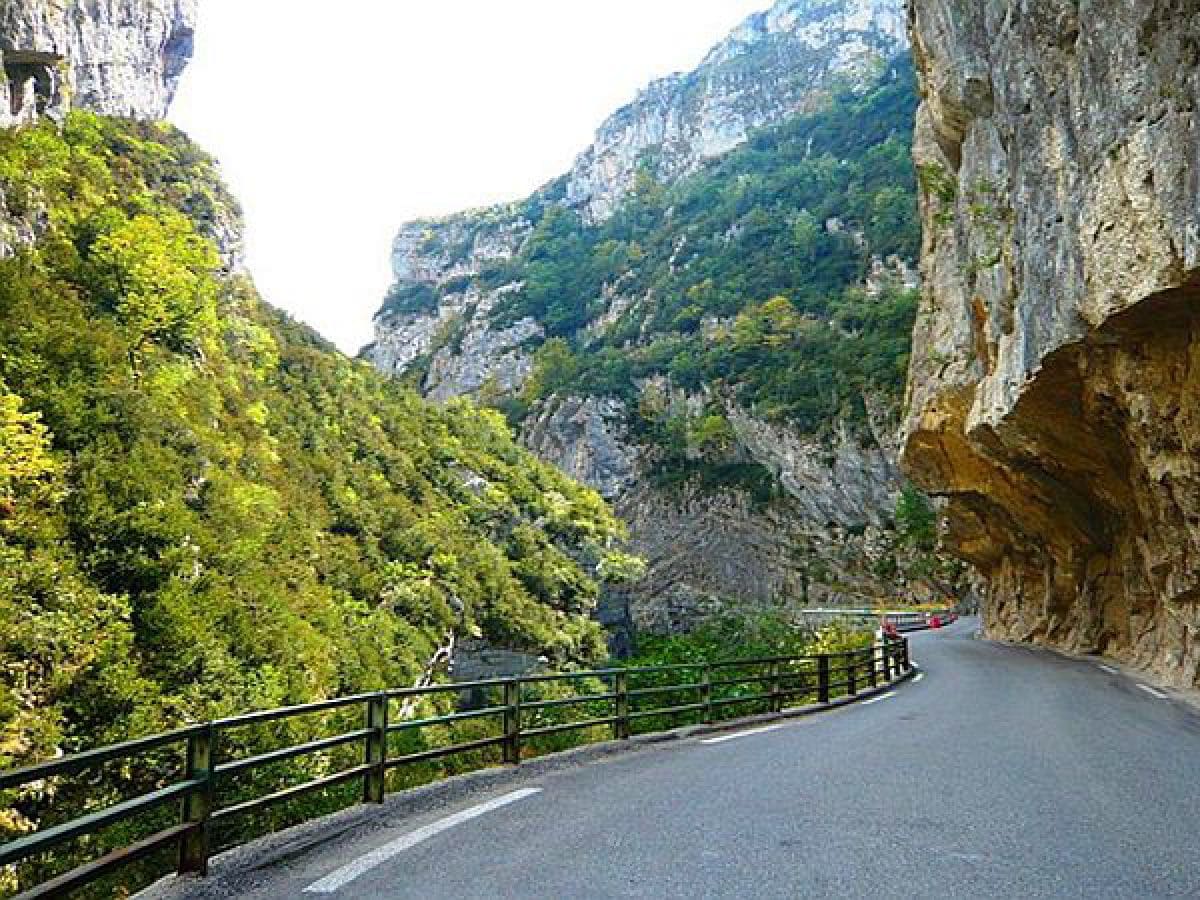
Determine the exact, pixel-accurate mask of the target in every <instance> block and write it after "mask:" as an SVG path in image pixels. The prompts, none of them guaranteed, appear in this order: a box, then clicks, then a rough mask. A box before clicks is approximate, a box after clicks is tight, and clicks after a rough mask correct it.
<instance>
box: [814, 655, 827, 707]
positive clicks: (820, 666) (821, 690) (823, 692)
mask: <svg viewBox="0 0 1200 900" xmlns="http://www.w3.org/2000/svg"><path fill="white" fill-rule="evenodd" d="M817 702H818V703H828V702H829V657H828V656H826V655H825V654H824V653H822V654H821V655H820V656H818V657H817Z"/></svg>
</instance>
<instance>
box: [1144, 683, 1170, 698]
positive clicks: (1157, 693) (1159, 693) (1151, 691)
mask: <svg viewBox="0 0 1200 900" xmlns="http://www.w3.org/2000/svg"><path fill="white" fill-rule="evenodd" d="M1138 688H1139V689H1140V690H1143V691H1145V692H1146V693H1147V694H1149V695H1150V696H1151V697H1157V698H1158V699H1159V700H1166V699H1167V695H1166V694H1164V693H1163V692H1162V691H1160V690H1158V689H1157V688H1152V687H1150V685H1148V684H1139V685H1138Z"/></svg>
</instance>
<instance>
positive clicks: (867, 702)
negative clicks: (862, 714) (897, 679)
mask: <svg viewBox="0 0 1200 900" xmlns="http://www.w3.org/2000/svg"><path fill="white" fill-rule="evenodd" d="M895 696H896V692H895V691H888V692H887V693H886V694H880V695H879V696H878V697H872V698H871V699H870V700H864V701H863V706H870V705H871V704H872V703H878V702H879V701H880V700H889V699H891V698H892V697H895Z"/></svg>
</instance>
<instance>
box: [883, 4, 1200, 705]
mask: <svg viewBox="0 0 1200 900" xmlns="http://www.w3.org/2000/svg"><path fill="white" fill-rule="evenodd" d="M911 27H912V39H913V45H914V53H915V57H916V60H917V67H918V71H919V75H920V79H921V84H922V96H923V100H924V102H923V104H922V106H921V109H920V111H919V113H918V121H917V129H916V143H915V151H914V152H915V156H916V160H917V164H918V167H919V169H920V173H921V177H920V180H921V187H922V219H923V224H924V231H925V238H924V245H923V248H922V270H923V275H924V280H925V293H924V298H923V301H922V306H921V311H920V313H919V315H918V324H917V329H916V334H915V339H914V352H913V365H912V370H911V375H910V386H909V412H908V417H907V423H906V438H905V452H904V462H905V465H906V467H907V469H908V471H909V472H910V473H911V475H912V476H913V477H914V478H916V479H917V480H918V481H919V482H920V483H921V484H922V485H923V486H925V487H926V488H928V489H930V490H931V491H935V492H937V493H939V494H941V495H943V496H945V497H946V498H947V500H948V505H947V507H946V511H945V522H944V525H945V528H946V535H947V542H948V545H949V547H950V549H952V550H953V551H954V552H956V553H957V554H958V555H960V556H961V557H962V558H964V559H966V560H968V561H970V562H971V563H974V564H975V565H976V566H977V567H978V568H979V570H980V571H981V573H982V574H983V575H984V576H985V582H986V584H987V598H986V602H985V621H986V627H987V630H988V632H989V633H990V634H992V635H993V636H996V637H1001V638H1012V639H1017V640H1026V641H1034V642H1039V643H1046V644H1051V645H1054V646H1059V647H1064V648H1067V649H1070V650H1075V651H1086V652H1096V653H1102V654H1106V655H1109V656H1113V657H1116V658H1120V659H1124V660H1127V661H1129V662H1131V663H1134V664H1136V665H1139V666H1143V667H1146V668H1148V669H1152V670H1153V671H1155V672H1156V673H1158V675H1159V676H1161V677H1162V678H1163V679H1164V680H1166V681H1168V682H1170V683H1173V684H1176V685H1179V686H1196V685H1198V684H1200V631H1198V629H1200V568H1198V567H1197V565H1196V560H1197V558H1198V554H1200V455H1198V454H1197V441H1198V440H1200V405H1198V400H1200V375H1198V374H1197V372H1198V370H1197V367H1196V363H1197V361H1200V343H1198V341H1197V338H1198V337H1200V334H1198V332H1197V325H1198V324H1200V125H1198V122H1197V106H1198V104H1200V4H1198V3H1197V2H1195V0H1146V2H1137V3H1131V2H1124V0H1084V2H1076V0H1044V2H1039V3H1037V4H1027V3H1018V2H1010V0H916V2H914V4H913V5H912V18H911Z"/></svg>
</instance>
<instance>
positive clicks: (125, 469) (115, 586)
mask: <svg viewBox="0 0 1200 900" xmlns="http://www.w3.org/2000/svg"><path fill="white" fill-rule="evenodd" d="M0 186H2V187H3V192H4V196H5V198H6V199H7V201H8V203H9V208H10V211H14V210H16V211H21V210H23V211H25V212H26V213H28V214H29V215H30V216H31V217H32V218H34V219H40V220H41V221H42V223H43V227H42V230H41V236H40V237H39V239H38V240H37V242H36V243H35V244H33V245H31V246H29V247H27V248H26V249H24V250H22V251H20V252H19V253H18V254H17V255H16V256H15V257H13V258H10V259H6V260H3V261H0V348H3V349H2V351H0V767H7V766H8V765H10V764H13V763H16V762H20V761H28V760H31V759H38V758H45V757H48V756H51V755H53V754H54V753H55V752H58V751H59V750H62V751H66V752H71V751H72V750H77V749H80V748H83V747H86V746H93V745H96V744H98V743H102V742H107V741H113V740H117V739H122V738H126V737H129V736H130V735H134V734H138V733H147V732H152V731H157V730H160V729H162V728H164V727H169V726H173V725H177V724H180V723H183V722H188V721H194V720H198V719H203V718H205V717H209V716H215V715H221V714H227V713H232V712H235V711H244V710H247V709H250V708H255V707H272V706H278V705H284V704H290V703H296V702H305V701H311V700H314V699H318V698H323V697H328V696H331V695H337V694H341V693H345V692H353V691H360V690H370V689H377V688H381V687H383V686H385V685H403V684H406V683H411V682H412V681H413V680H414V679H415V678H416V677H417V676H418V675H419V674H420V673H421V672H422V671H423V669H424V666H425V665H426V663H427V660H428V659H429V657H430V655H431V654H432V653H433V651H434V650H435V648H436V647H438V646H439V645H440V644H441V643H442V642H443V641H444V639H445V636H446V634H447V633H448V632H451V631H455V632H459V633H463V634H476V635H483V636H486V637H488V638H491V639H493V640H496V641H500V642H504V643H507V644H509V645H512V646H514V647H518V648H525V649H530V650H535V651H537V652H539V653H544V654H546V655H547V656H548V657H549V658H550V659H551V660H553V661H555V662H560V663H566V662H572V661H578V662H581V663H590V662H595V661H597V660H598V659H599V658H601V657H602V656H603V653H604V642H603V639H602V635H601V632H600V630H599V627H598V626H597V625H595V624H594V623H593V622H592V621H591V620H590V618H589V613H590V611H591V608H592V606H593V604H594V602H595V599H596V596H597V594H598V581H599V580H600V579H601V578H602V577H606V575H605V573H606V572H609V571H613V572H617V573H618V574H620V573H621V572H623V571H628V569H629V566H630V565H631V564H630V563H629V562H628V560H627V558H625V557H623V556H622V555H621V554H620V553H619V551H617V550H616V547H617V543H616V542H618V541H619V540H620V538H621V536H622V535H621V528H620V525H619V523H618V522H617V521H616V519H615V518H614V517H613V516H612V514H611V512H610V511H609V510H608V508H607V507H606V505H605V504H604V503H603V501H602V500H601V499H600V497H599V496H598V495H596V494H595V493H593V492H591V491H588V490H585V489H583V488H581V487H579V486H578V485H576V484H574V483H572V482H571V481H569V480H568V479H567V478H566V477H565V476H563V475H561V474H560V473H558V472H556V471H555V470H553V469H551V468H550V467H548V466H545V465H542V464H540V463H538V462H537V461H536V460H535V459H534V458H532V457H531V456H530V455H529V454H528V453H526V452H524V451H522V450H521V449H519V447H518V446H517V445H516V444H515V443H514V441H513V440H512V437H511V435H510V433H509V431H508V428H507V425H506V423H505V422H504V420H503V418H502V417H501V416H500V415H499V414H498V413H495V412H493V411H489V410H479V409H476V408H474V407H472V406H470V405H468V404H466V403H459V404H453V405H451V406H450V407H448V408H446V409H444V410H438V409H434V408H432V407H430V406H428V405H427V404H425V403H424V402H422V401H421V400H419V399H418V398H417V397H416V396H414V395H413V394H412V393H411V392H410V391H408V390H406V389H403V388H402V387H400V386H398V385H396V384H394V383H392V382H390V381H388V380H387V379H385V378H384V377H383V376H380V375H377V374H376V373H374V372H373V371H372V370H371V369H370V367H368V366H367V365H365V364H363V363H356V362H352V361H350V360H347V359H346V358H344V357H342V356H340V355H339V354H337V353H336V352H335V351H334V350H333V349H332V348H330V347H329V346H327V345H326V344H325V343H324V342H323V341H321V340H320V339H319V338H318V337H316V336H315V335H314V334H313V333H312V332H310V331H309V330H307V329H305V328H303V327H301V326H299V325H297V324H295V323H293V322H291V321H289V320H288V319H287V318H286V317H284V316H282V315H280V314H279V313H277V312H275V311H273V310H271V309H269V308H268V307H266V306H265V305H263V304H262V303H261V302H260V301H259V300H258V298H257V296H256V294H255V292H254V290H253V287H252V286H251V285H250V284H249V283H248V282H247V281H246V280H245V279H244V278H241V277H239V276H236V275H233V274H230V273H228V272H227V271H226V270H225V267H224V264H223V263H222V261H221V259H220V256H219V254H218V251H217V248H216V247H215V246H214V244H213V242H212V241H211V240H210V239H209V237H207V234H208V233H209V230H210V229H214V228H215V227H217V226H218V225H219V224H220V221H221V219H222V217H225V216H229V215H235V214H236V213H235V212H234V211H233V209H232V203H231V201H230V200H229V198H228V196H227V195H225V193H224V191H223V188H221V186H220V183H219V181H218V180H217V178H216V175H215V171H214V167H213V165H212V163H211V161H210V160H209V159H208V158H207V157H205V156H204V155H203V154H202V153H200V152H199V151H197V150H196V149H195V147H194V146H193V145H192V144H190V142H188V141H187V140H186V138H184V136H183V135H181V134H180V133H179V132H177V131H174V130H173V129H171V128H169V127H166V126H158V125H141V124H134V123H125V122H118V121H113V120H105V119H102V118H98V117H94V116H90V115H86V114H74V115H73V116H72V117H71V118H70V119H69V121H68V122H67V123H66V125H65V127H63V128H62V129H58V128H56V127H54V126H52V125H40V126H36V127H31V128H25V129H20V130H14V131H10V132H6V133H3V134H0ZM3 805H5V806H8V805H9V804H7V803H5V804H3ZM36 808H37V803H36V802H35V801H34V800H29V801H28V802H26V801H25V800H23V801H21V803H18V804H15V805H14V806H13V809H14V810H24V811H25V812H24V813H22V812H18V813H14V814H13V815H12V816H10V817H9V818H7V819H5V820H3V821H0V827H5V826H7V827H9V828H20V827H22V826H21V822H20V816H21V815H23V814H26V813H28V814H29V815H33V814H34V810H35V809H36Z"/></svg>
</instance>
